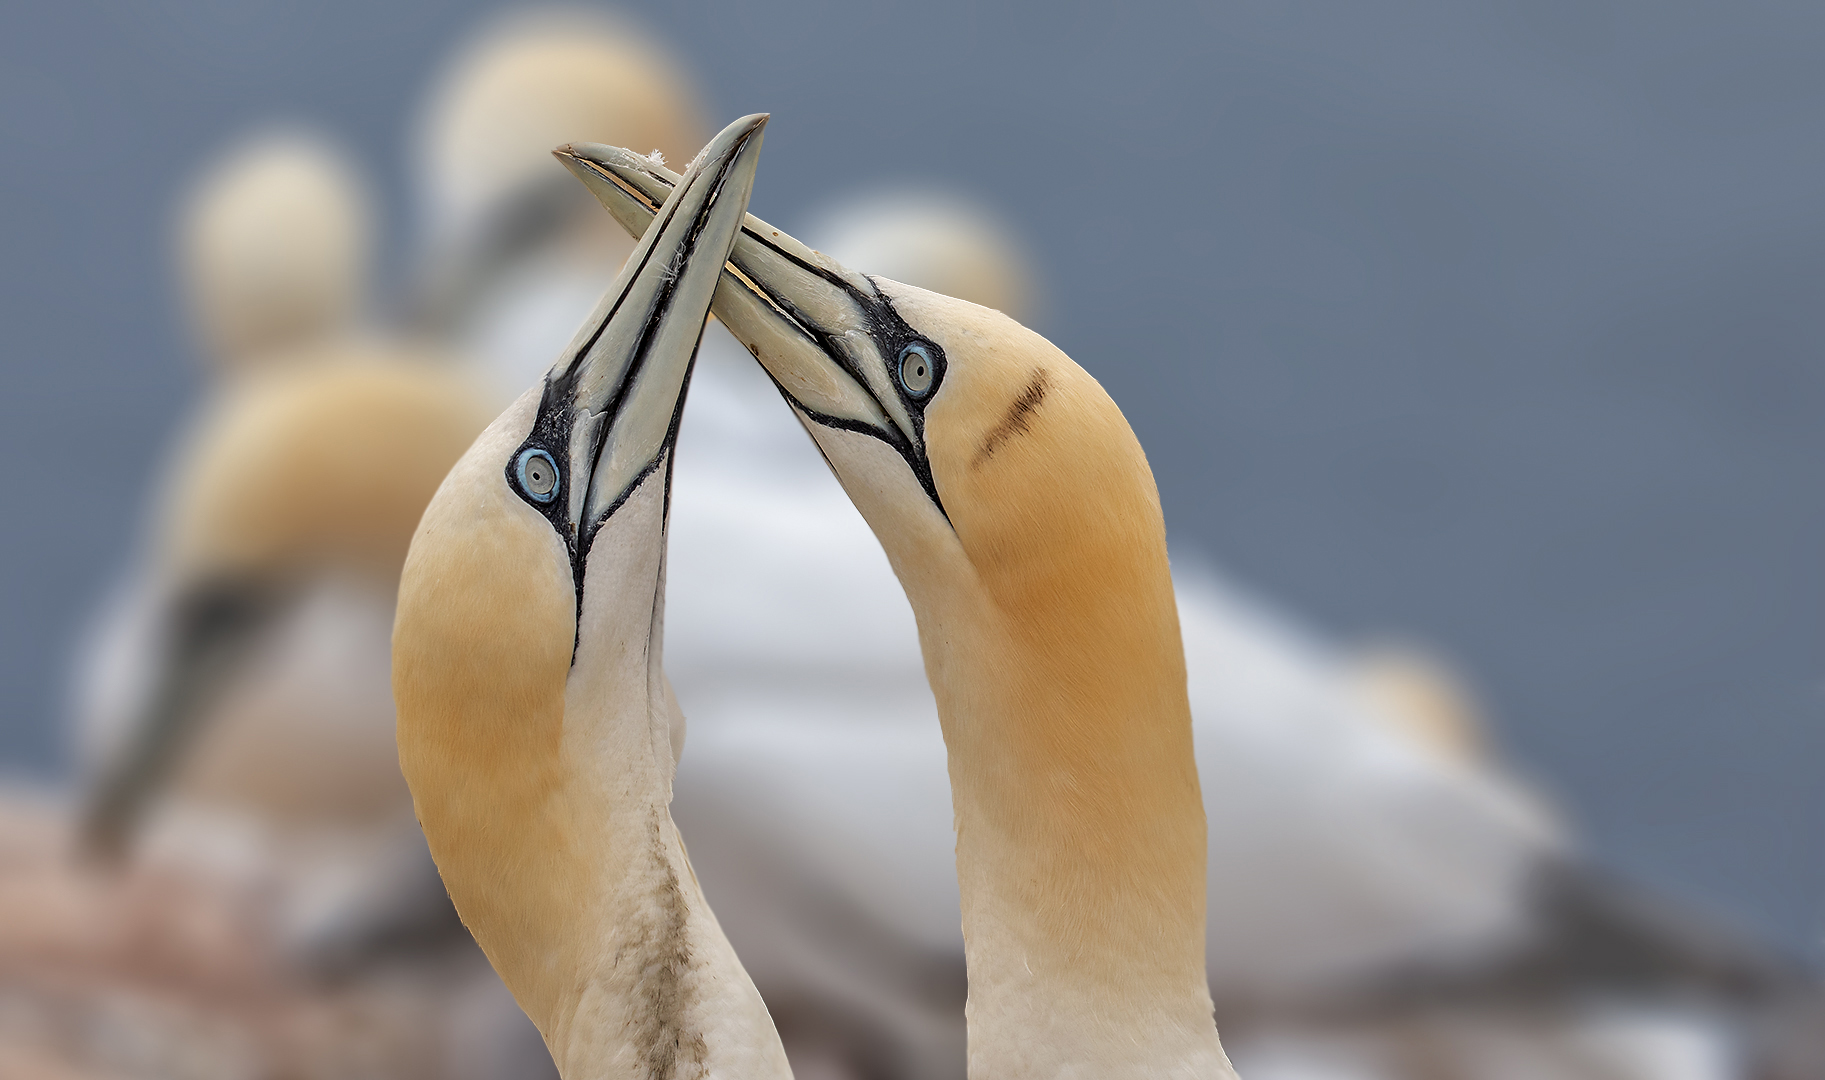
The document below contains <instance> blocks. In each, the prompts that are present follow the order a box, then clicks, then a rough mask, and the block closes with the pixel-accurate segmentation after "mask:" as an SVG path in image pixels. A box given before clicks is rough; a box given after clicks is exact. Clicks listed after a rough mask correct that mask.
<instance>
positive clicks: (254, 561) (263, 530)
mask: <svg viewBox="0 0 1825 1080" xmlns="http://www.w3.org/2000/svg"><path fill="white" fill-rule="evenodd" d="M483 408H484V406H483V399H482V398H481V396H480V395H479V394H477V393H476V392H475V391H474V390H473V388H472V387H471V386H470V385H469V383H468V381H467V380H466V379H464V378H463V377H462V376H461V375H459V374H458V373H457V372H455V371H454V370H453V369H452V367H451V366H450V365H449V364H448V363H447V362H443V361H439V360H433V359H432V358H430V357H422V358H410V359H407V358H403V357H398V356H393V357H389V358H387V360H386V361H385V362H382V361H381V360H379V359H377V358H375V357H374V356H372V355H370V353H369V351H368V350H354V351H352V352H350V351H346V350H345V351H341V352H338V353H337V354H336V355H333V356H331V355H325V356H324V357H323V358H322V359H321V361H320V362H317V363H312V364H299V365H288V366H283V367H279V368H274V369H271V370H262V371H255V372H250V373H247V374H246V376H245V377H243V378H239V379H236V380H234V382H233V384H232V385H230V386H227V387H224V388H223V389H222V390H221V392H220V393H218V394H217V395H216V396H215V397H214V399H213V400H212V401H211V402H210V405H209V406H208V408H207V409H206V410H205V411H204V413H203V415H202V417H201V418H200V419H199V422H198V423H197V424H196V425H195V426H194V427H193V429H192V430H191V432H190V433H189V437H188V439H187V441H186V444H185V446H184V447H183V449H182V452H181V453H180V454H179V456H178V459H177V461H176V464H175V468H174V469H173V471H172V476H171V478H170V481H169V484H168V487H167V490H166V492H165V493H164V497H163V498H162V500H161V504H162V505H161V507H160V509H161V513H160V516H159V519H158V521H157V523H156V531H155V535H154V543H153V550H152V553H151V564H152V565H151V567H150V568H149V571H148V572H149V574H150V576H151V577H152V579H153V580H152V583H151V585H152V588H153V589H154V595H155V599H156V603H157V608H158V610H157V618H158V639H157V641H155V642H153V643H151V644H152V647H154V648H156V650H157V653H156V655H154V656H153V657H152V658H151V666H152V669H153V670H152V672H151V676H150V680H149V685H147V686H146V687H145V689H144V692H143V694H142V695H139V696H138V700H136V701H135V702H133V703H132V706H131V708H132V712H131V714H130V715H124V716H119V717H110V718H107V719H108V720H110V721H113V722H117V723H119V724H121V725H123V726H124V728H125V730H120V731H114V732H96V733H94V734H95V735H96V736H99V737H100V738H101V739H102V740H104V741H105V742H106V743H109V744H112V745H104V746H98V747H97V750H99V751H100V752H101V753H100V756H101V757H102V760H101V761H100V762H98V766H99V767H98V771H97V775H96V776H95V777H94V780H95V783H94V786H93V788H92V790H91V791H90V792H89V793H88V805H87V808H86V819H85V822H84V831H85V838H86V841H87V843H88V845H89V846H90V847H91V848H92V849H94V850H98V851H101V852H106V853H113V852H117V851H118V850H119V849H120V848H121V847H122V846H123V845H124V844H125V843H126V841H127V840H128V839H130V833H131V832H132V830H133V829H134V828H135V827H136V826H137V825H138V824H139V822H140V820H141V819H142V817H143V815H144V812H145V810H146V809H147V807H148V806H149V805H150V803H151V802H152V800H153V799H154V798H155V796H156V795H157V794H158V792H159V790H160V789H161V788H162V787H163V785H164V784H165V783H166V782H167V781H169V780H170V779H172V778H173V776H174V775H175V774H176V772H177V771H178V768H179V765H180V761H181V760H182V759H183V757H184V754H185V752H186V747H187V744H188V743H189V742H190V740H191V739H192V737H193V736H194V735H195V733H196V731H197V729H198V728H199V726H200V725H202V724H204V723H206V719H207V717H209V716H210V715H211V714H212V713H213V712H214V710H215V708H216V706H217V704H218V703H219V702H220V700H221V695H222V693H223V692H224V691H226V690H228V688H229V687H231V686H232V685H233V684H234V683H235V682H236V681H237V680H238V679H239V678H240V677H241V675H242V673H243V672H244V671H246V670H247V669H248V668H249V666H250V664H249V661H251V660H253V659H254V658H255V656H256V655H257V653H258V650H259V647H260V646H261V645H262V644H263V642H264V641H265V640H266V639H268V637H269V636H270V633H271V632H272V631H274V630H276V629H277V628H279V627H281V626H282V625H284V624H285V623H286V622H287V620H288V619H289V618H290V617H291V616H292V615H293V614H294V613H297V612H299V611H300V610H302V607H303V606H304V605H305V604H306V603H307V602H308V600H309V598H310V595H311V592H312V590H313V589H315V588H316V587H318V586H320V585H324V584H330V585H333V586H351V587H353V589H354V590H356V591H357V592H358V593H360V594H361V595H362V596H367V597H373V598H374V600H375V603H376V605H377V606H378V607H379V609H380V610H381V611H382V612H383V613H384V611H385V606H386V605H387V604H388V603H390V598H391V596H392V594H393V592H394V590H395V589H396V588H397V582H398V580H399V570H400V566H401V564H402V563H403V562H404V561H405V555H406V547H407V544H408V543H409V542H410V540H411V536H412V530H413V529H414V527H415V526H416V525H417V521H418V517H419V515H420V514H422V513H423V508H424V506H425V504H426V503H427V502H429V501H430V499H431V495H432V493H433V492H434V491H436V490H437V485H438V483H439V482H440V481H441V480H442V478H443V475H444V474H445V473H447V472H448V471H449V468H450V465H451V463H452V462H454V461H455V460H456V459H457V457H458V456H459V455H460V454H461V453H462V452H463V449H464V448H465V447H466V446H468V444H469V443H470V442H471V441H472V440H473V439H474V438H475V434H476V432H478V431H480V430H481V428H482V426H483V424H484V423H486V420H487V415H486V413H485V412H484V411H483ZM292 779H293V778H291V777H287V778H284V780H282V781H279V782H277V783H274V784H272V785H271V786H272V787H273V788H283V787H285V786H286V785H287V784H289V783H291V781H292ZM394 784H395V785H397V781H394ZM247 786H249V787H257V786H259V781H258V780H257V779H251V778H250V779H249V780H248V782H247ZM400 797H401V798H403V797H404V792H403V789H402V790H401V791H400ZM393 809H397V804H395V805H394V807H393Z"/></svg>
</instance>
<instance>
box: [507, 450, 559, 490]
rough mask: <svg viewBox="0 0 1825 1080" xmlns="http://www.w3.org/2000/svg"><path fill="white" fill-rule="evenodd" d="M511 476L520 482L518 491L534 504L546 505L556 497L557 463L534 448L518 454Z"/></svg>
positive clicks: (548, 455)
mask: <svg viewBox="0 0 1825 1080" xmlns="http://www.w3.org/2000/svg"><path fill="white" fill-rule="evenodd" d="M513 475H514V477H515V478H516V479H518V480H519V482H520V490H521V491H523V492H525V493H526V497H527V498H529V499H532V500H533V501H534V502H542V503H548V502H550V501H551V500H553V499H555V498H557V497H558V463H557V462H556V461H554V460H553V459H552V456H551V455H550V454H548V453H546V452H545V451H543V450H540V449H539V448H538V447H536V446H529V447H527V448H526V449H525V450H522V451H521V452H520V459H519V460H518V461H516V462H514V465H513Z"/></svg>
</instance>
